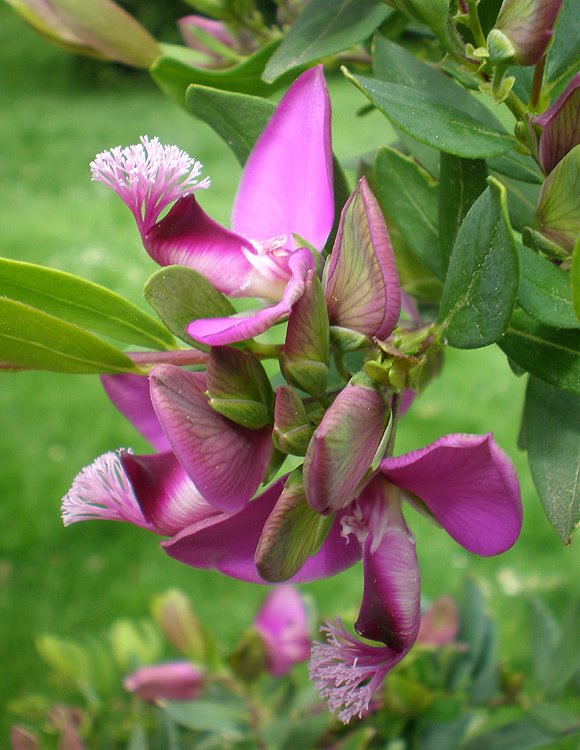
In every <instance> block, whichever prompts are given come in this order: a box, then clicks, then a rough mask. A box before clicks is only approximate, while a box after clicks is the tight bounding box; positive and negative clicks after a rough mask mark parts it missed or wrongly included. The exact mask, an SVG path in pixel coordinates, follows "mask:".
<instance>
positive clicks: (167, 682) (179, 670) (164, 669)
mask: <svg viewBox="0 0 580 750" xmlns="http://www.w3.org/2000/svg"><path fill="white" fill-rule="evenodd" d="M204 681H205V680H204V675H203V672H202V671H201V670H200V669H198V668H197V667H194V666H193V664H191V663H190V662H188V661H175V662H168V663H164V664H151V665H149V666H146V667H141V668H140V669H138V670H137V671H136V672H132V673H131V674H129V675H127V677H125V679H124V681H123V687H124V688H125V690H127V691H129V692H130V693H135V695H137V696H138V697H139V698H141V700H143V701H147V702H153V701H157V700H163V699H165V700H169V701H193V700H195V699H196V698H197V697H199V694H200V693H201V691H202V689H203V684H204Z"/></svg>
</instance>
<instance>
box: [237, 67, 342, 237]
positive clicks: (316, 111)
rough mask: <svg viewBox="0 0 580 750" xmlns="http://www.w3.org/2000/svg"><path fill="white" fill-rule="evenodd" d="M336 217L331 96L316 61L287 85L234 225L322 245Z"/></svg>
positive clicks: (252, 159)
mask: <svg viewBox="0 0 580 750" xmlns="http://www.w3.org/2000/svg"><path fill="white" fill-rule="evenodd" d="M333 217H334V203H333V188H332V150H331V145H330V99H329V96H328V91H327V89H326V84H325V81H324V75H323V72H322V66H317V67H315V68H311V69H310V70H307V71H306V72H305V73H302V75H301V76H299V78H297V79H296V81H295V82H294V83H293V84H292V86H291V87H290V88H289V89H288V92H287V93H286V95H285V96H284V98H283V99H282V101H281V102H280V104H278V106H277V107H276V110H275V112H274V114H273V115H272V117H271V118H270V120H269V122H268V124H267V125H266V127H265V129H264V131H263V133H262V134H261V136H260V138H259V139H258V141H257V143H256V145H255V146H254V148H253V150H252V153H251V154H250V156H249V158H248V161H247V162H246V166H245V167H244V171H243V173H242V178H241V181H240V186H239V188H238V193H237V195H236V200H235V203H234V209H233V213H232V228H233V230H234V231H235V232H238V233H239V234H242V235H243V236H244V237H249V238H252V239H255V240H260V241H264V240H269V239H271V238H273V237H278V236H279V235H282V234H285V235H286V236H287V237H288V241H291V238H292V234H297V235H298V236H299V237H302V238H303V239H305V240H306V241H307V242H308V243H309V244H310V245H312V246H313V247H315V248H316V249H318V250H322V248H323V246H324V243H325V242H326V239H327V237H328V234H329V232H330V229H331V227H332V222H333Z"/></svg>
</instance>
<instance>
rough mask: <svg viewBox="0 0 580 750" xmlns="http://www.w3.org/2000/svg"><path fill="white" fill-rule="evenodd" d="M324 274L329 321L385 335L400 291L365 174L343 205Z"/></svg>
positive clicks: (393, 321) (397, 308)
mask: <svg viewBox="0 0 580 750" xmlns="http://www.w3.org/2000/svg"><path fill="white" fill-rule="evenodd" d="M324 274H325V290H324V291H325V296H326V303H327V307H328V316H329V318H330V322H331V324H332V325H333V326H341V327H343V328H350V329H351V330H353V331H358V332H359V333H362V334H365V335H366V336H376V337H377V338H380V339H386V338H387V337H388V336H389V334H390V333H391V332H392V330H393V329H394V327H395V326H396V324H397V321H398V319H399V313H400V309H401V291H400V287H399V279H398V276H397V269H396V266H395V259H394V255H393V249H392V247H391V241H390V239H389V233H388V232H387V227H386V224H385V220H384V218H383V214H382V212H381V209H380V207H379V204H378V203H377V201H376V199H375V197H374V195H373V194H372V192H371V190H370V188H369V186H368V185H367V182H366V179H365V178H364V177H363V178H362V179H361V180H359V182H358V185H357V186H356V188H355V190H354V192H353V193H352V195H351V196H350V198H349V199H348V201H347V202H346V204H345V206H344V208H343V209H342V214H341V216H340V224H339V227H338V232H337V235H336V240H335V243H334V247H333V250H332V254H331V255H330V258H329V259H328V261H327V264H326V268H325V271H324Z"/></svg>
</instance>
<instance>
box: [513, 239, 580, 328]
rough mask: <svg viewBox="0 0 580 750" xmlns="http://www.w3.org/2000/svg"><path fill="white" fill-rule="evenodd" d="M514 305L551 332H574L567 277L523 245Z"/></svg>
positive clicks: (574, 324) (520, 250) (570, 295)
mask: <svg viewBox="0 0 580 750" xmlns="http://www.w3.org/2000/svg"><path fill="white" fill-rule="evenodd" d="M518 250H519V255H520V267H521V277H520V288H519V291H518V302H519V304H520V305H521V307H522V309H523V310H524V311H525V312H526V313H527V314H528V315H530V316H531V317H532V318H535V319H536V320H539V321H540V323H544V324H545V325H547V326H553V327H554V328H578V327H579V324H578V319H577V318H576V315H575V313H574V307H573V305H572V290H571V287H570V274H569V273H568V272H566V271H563V270H562V269H561V268H559V267H558V266H555V265H554V264H553V263H550V261H549V260H547V259H546V258H543V257H542V256H540V255H538V254H537V253H534V252H533V251H532V250H529V249H528V248H527V247H524V246H523V245H519V246H518Z"/></svg>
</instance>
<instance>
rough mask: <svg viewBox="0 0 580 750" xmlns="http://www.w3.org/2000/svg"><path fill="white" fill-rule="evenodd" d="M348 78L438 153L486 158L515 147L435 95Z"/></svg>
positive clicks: (498, 132)
mask: <svg viewBox="0 0 580 750" xmlns="http://www.w3.org/2000/svg"><path fill="white" fill-rule="evenodd" d="M345 75H346V77H347V78H348V79H349V80H350V81H352V83H353V84H354V85H355V86H356V87H357V88H359V89H360V90H361V91H362V93H363V94H364V95H365V96H366V97H367V99H368V100H369V101H370V102H371V104H373V105H374V106H375V107H377V109H379V110H380V111H381V112H382V113H383V114H384V115H385V117H387V118H388V119H389V120H390V121H391V122H392V123H393V124H394V125H396V126H397V127H399V128H401V130H403V131H404V132H405V133H408V134H409V135H411V136H413V138H416V139H417V140H418V141H421V142H422V143H426V144H427V145H428V146H433V148H436V149H438V150H439V151H445V152H446V153H449V154H455V155H456V156H463V157H465V158H466V159H487V158H489V157H492V156H500V155H501V154H505V153H506V152H507V151H511V150H512V149H513V148H514V147H515V145H516V142H515V139H514V138H513V137H512V136H510V135H508V134H507V133H505V132H502V131H501V130H497V129H495V128H494V127H491V126H489V125H488V124H487V123H485V122H482V121H481V120H477V119H475V117H473V116H471V115H468V114H466V113H465V112H463V111H462V110H460V109H457V107H454V106H453V105H450V104H445V103H443V102H441V101H440V100H439V99H438V98H437V96H436V95H434V94H430V93H427V92H422V91H416V90H415V89H413V88H410V87H409V86H402V85H400V84H396V83H386V82H385V81H379V80H377V79H376V78H364V77H363V76H353V75H351V74H350V73H348V72H345Z"/></svg>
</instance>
